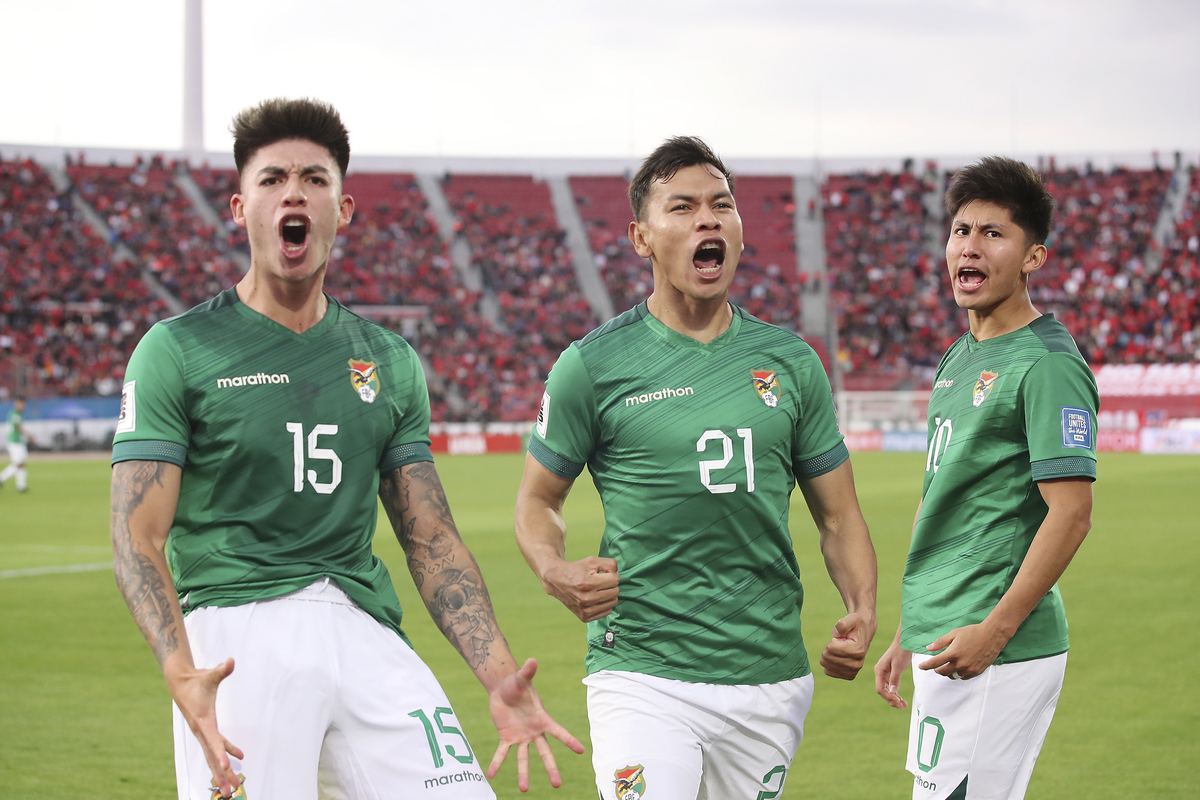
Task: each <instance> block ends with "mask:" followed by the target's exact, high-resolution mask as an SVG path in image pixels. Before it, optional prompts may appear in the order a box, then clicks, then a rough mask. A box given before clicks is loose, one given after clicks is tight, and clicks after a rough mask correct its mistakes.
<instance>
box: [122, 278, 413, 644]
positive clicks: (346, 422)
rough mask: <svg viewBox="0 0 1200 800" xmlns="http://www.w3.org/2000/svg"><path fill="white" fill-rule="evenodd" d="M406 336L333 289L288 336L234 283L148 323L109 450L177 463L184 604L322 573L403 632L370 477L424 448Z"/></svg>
mask: <svg viewBox="0 0 1200 800" xmlns="http://www.w3.org/2000/svg"><path fill="white" fill-rule="evenodd" d="M428 435H429V397H428V393H427V390H426V387H425V378H424V375H423V373H422V371H421V365H420V363H419V361H418V359H417V356H416V354H415V353H414V352H413V350H412V348H410V347H409V346H408V344H407V343H405V342H404V340H403V339H401V338H400V337H399V336H397V335H395V334H394V333H392V332H390V331H388V330H386V329H384V328H381V327H379V326H378V325H375V324H374V323H371V322H368V321H366V320H364V319H362V318H360V317H357V316H355V315H354V314H352V313H351V312H350V311H348V310H347V309H346V308H345V307H343V306H342V305H340V304H339V303H338V302H337V301H336V300H333V299H332V298H330V299H329V309H328V311H327V313H326V314H325V317H324V319H322V320H321V321H320V322H319V323H317V324H316V325H315V326H313V327H312V328H310V329H309V330H307V331H305V332H304V333H296V332H294V331H291V330H289V329H287V328H285V327H284V326H282V325H279V324H278V323H276V322H274V321H272V320H270V319H268V318H267V317H265V316H263V315H262V314H259V313H258V312H256V311H254V310H252V309H250V308H249V307H247V306H246V305H245V304H243V303H241V302H240V301H239V300H238V296H237V292H236V291H235V290H234V289H229V290H226V291H225V292H222V293H221V294H220V295H218V296H217V297H215V298H213V299H212V300H210V301H208V302H207V303H204V304H203V305H200V306H197V307H196V308H194V309H192V310H191V311H189V312H187V313H186V314H183V315H181V316H178V317H174V318H172V319H169V320H166V321H164V322H160V323H158V324H156V325H155V326H154V327H153V328H151V329H150V331H148V332H147V333H146V336H145V337H144V338H143V339H142V341H141V342H140V343H139V344H138V346H137V349H136V350H135V351H134V353H133V356H132V357H131V358H130V361H129V367H128V370H127V372H126V383H125V389H124V393H123V395H122V398H121V416H120V419H119V421H118V423H117V433H116V437H115V440H114V442H113V463H116V462H118V461H128V460H156V461H168V462H170V463H172V464H176V465H178V466H179V467H181V468H182V470H183V474H182V479H181V484H180V489H179V505H178V508H177V510H176V513H175V521H174V525H173V526H172V528H171V531H170V535H169V537H168V540H167V555H168V559H169V563H170V566H171V571H172V574H173V575H174V577H175V587H176V589H177V591H178V592H179V596H180V603H181V605H182V606H183V609H184V612H185V613H187V612H189V611H190V610H192V609H194V608H197V607H199V606H235V605H241V604H243V603H248V602H251V601H254V600H263V599H267V598H271V597H278V596H280V595H283V594H287V593H289V592H292V591H295V590H297V589H300V588H303V587H304V586H307V585H308V584H310V583H312V582H313V581H314V580H316V579H318V578H320V577H323V576H328V577H330V578H332V579H333V580H335V581H336V582H337V584H338V586H340V587H341V588H342V589H343V590H344V591H345V592H346V593H347V594H348V595H350V597H351V598H353V599H354V601H355V602H356V603H358V605H359V606H361V607H362V608H363V609H364V610H365V611H367V612H368V613H370V614H371V615H372V616H373V617H375V618H376V619H378V620H379V621H380V622H382V623H384V624H386V625H388V626H389V627H391V628H393V629H394V630H396V632H397V633H400V635H401V636H403V633H402V632H401V629H400V619H401V610H400V602H399V600H398V599H397V597H396V592H395V589H394V588H393V586H392V583H391V579H390V577H389V576H388V572H387V569H386V568H385V567H384V565H383V563H382V562H381V561H380V560H379V559H378V558H376V557H375V556H374V555H373V554H372V553H371V540H372V538H373V537H374V535H375V524H376V515H377V510H378V501H377V499H376V498H377V494H378V491H379V474H380V472H381V471H389V470H392V469H395V468H397V467H400V466H403V465H405V464H409V463H413V462H417V461H431V460H432V456H431V454H430V450H429V439H428Z"/></svg>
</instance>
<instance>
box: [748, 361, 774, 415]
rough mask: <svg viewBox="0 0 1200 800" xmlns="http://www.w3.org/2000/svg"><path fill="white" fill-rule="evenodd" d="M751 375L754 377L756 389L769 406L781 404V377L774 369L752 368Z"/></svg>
mask: <svg viewBox="0 0 1200 800" xmlns="http://www.w3.org/2000/svg"><path fill="white" fill-rule="evenodd" d="M750 375H751V376H752V377H753V378H754V390H755V391H756V392H758V396H759V397H761V398H762V401H763V402H764V403H766V404H767V407H768V408H774V407H775V406H777V405H779V378H778V377H776V375H775V372H774V370H757V369H752V370H750Z"/></svg>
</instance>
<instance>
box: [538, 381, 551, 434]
mask: <svg viewBox="0 0 1200 800" xmlns="http://www.w3.org/2000/svg"><path fill="white" fill-rule="evenodd" d="M549 421H550V393H549V392H542V406H541V408H539V409H538V418H537V432H538V436H540V437H542V438H543V439H545V438H546V423H548V422H549Z"/></svg>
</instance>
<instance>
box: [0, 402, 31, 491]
mask: <svg viewBox="0 0 1200 800" xmlns="http://www.w3.org/2000/svg"><path fill="white" fill-rule="evenodd" d="M5 444H7V445H8V466H7V467H5V468H4V470H3V471H0V486H4V483H5V481H7V480H8V479H9V478H11V477H13V476H14V475H15V476H16V481H15V483H16V486H17V491H18V492H23V491H25V490H26V489H27V488H29V487H28V484H27V483H26V470H25V459H27V458H29V436H28V435H27V434H26V433H25V398H24V397H18V398H16V399H15V400H13V407H12V410H11V411H9V412H8V441H7V442H5Z"/></svg>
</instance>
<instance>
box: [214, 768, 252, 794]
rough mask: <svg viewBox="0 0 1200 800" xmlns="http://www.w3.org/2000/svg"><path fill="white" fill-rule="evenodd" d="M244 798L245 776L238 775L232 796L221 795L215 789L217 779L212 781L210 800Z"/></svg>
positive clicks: (218, 790)
mask: <svg viewBox="0 0 1200 800" xmlns="http://www.w3.org/2000/svg"><path fill="white" fill-rule="evenodd" d="M245 796H246V776H245V775H243V774H241V773H240V772H239V773H238V788H236V789H234V790H233V794H221V790H220V789H218V788H217V779H216V778H213V779H212V800H234V798H244V797H245Z"/></svg>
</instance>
